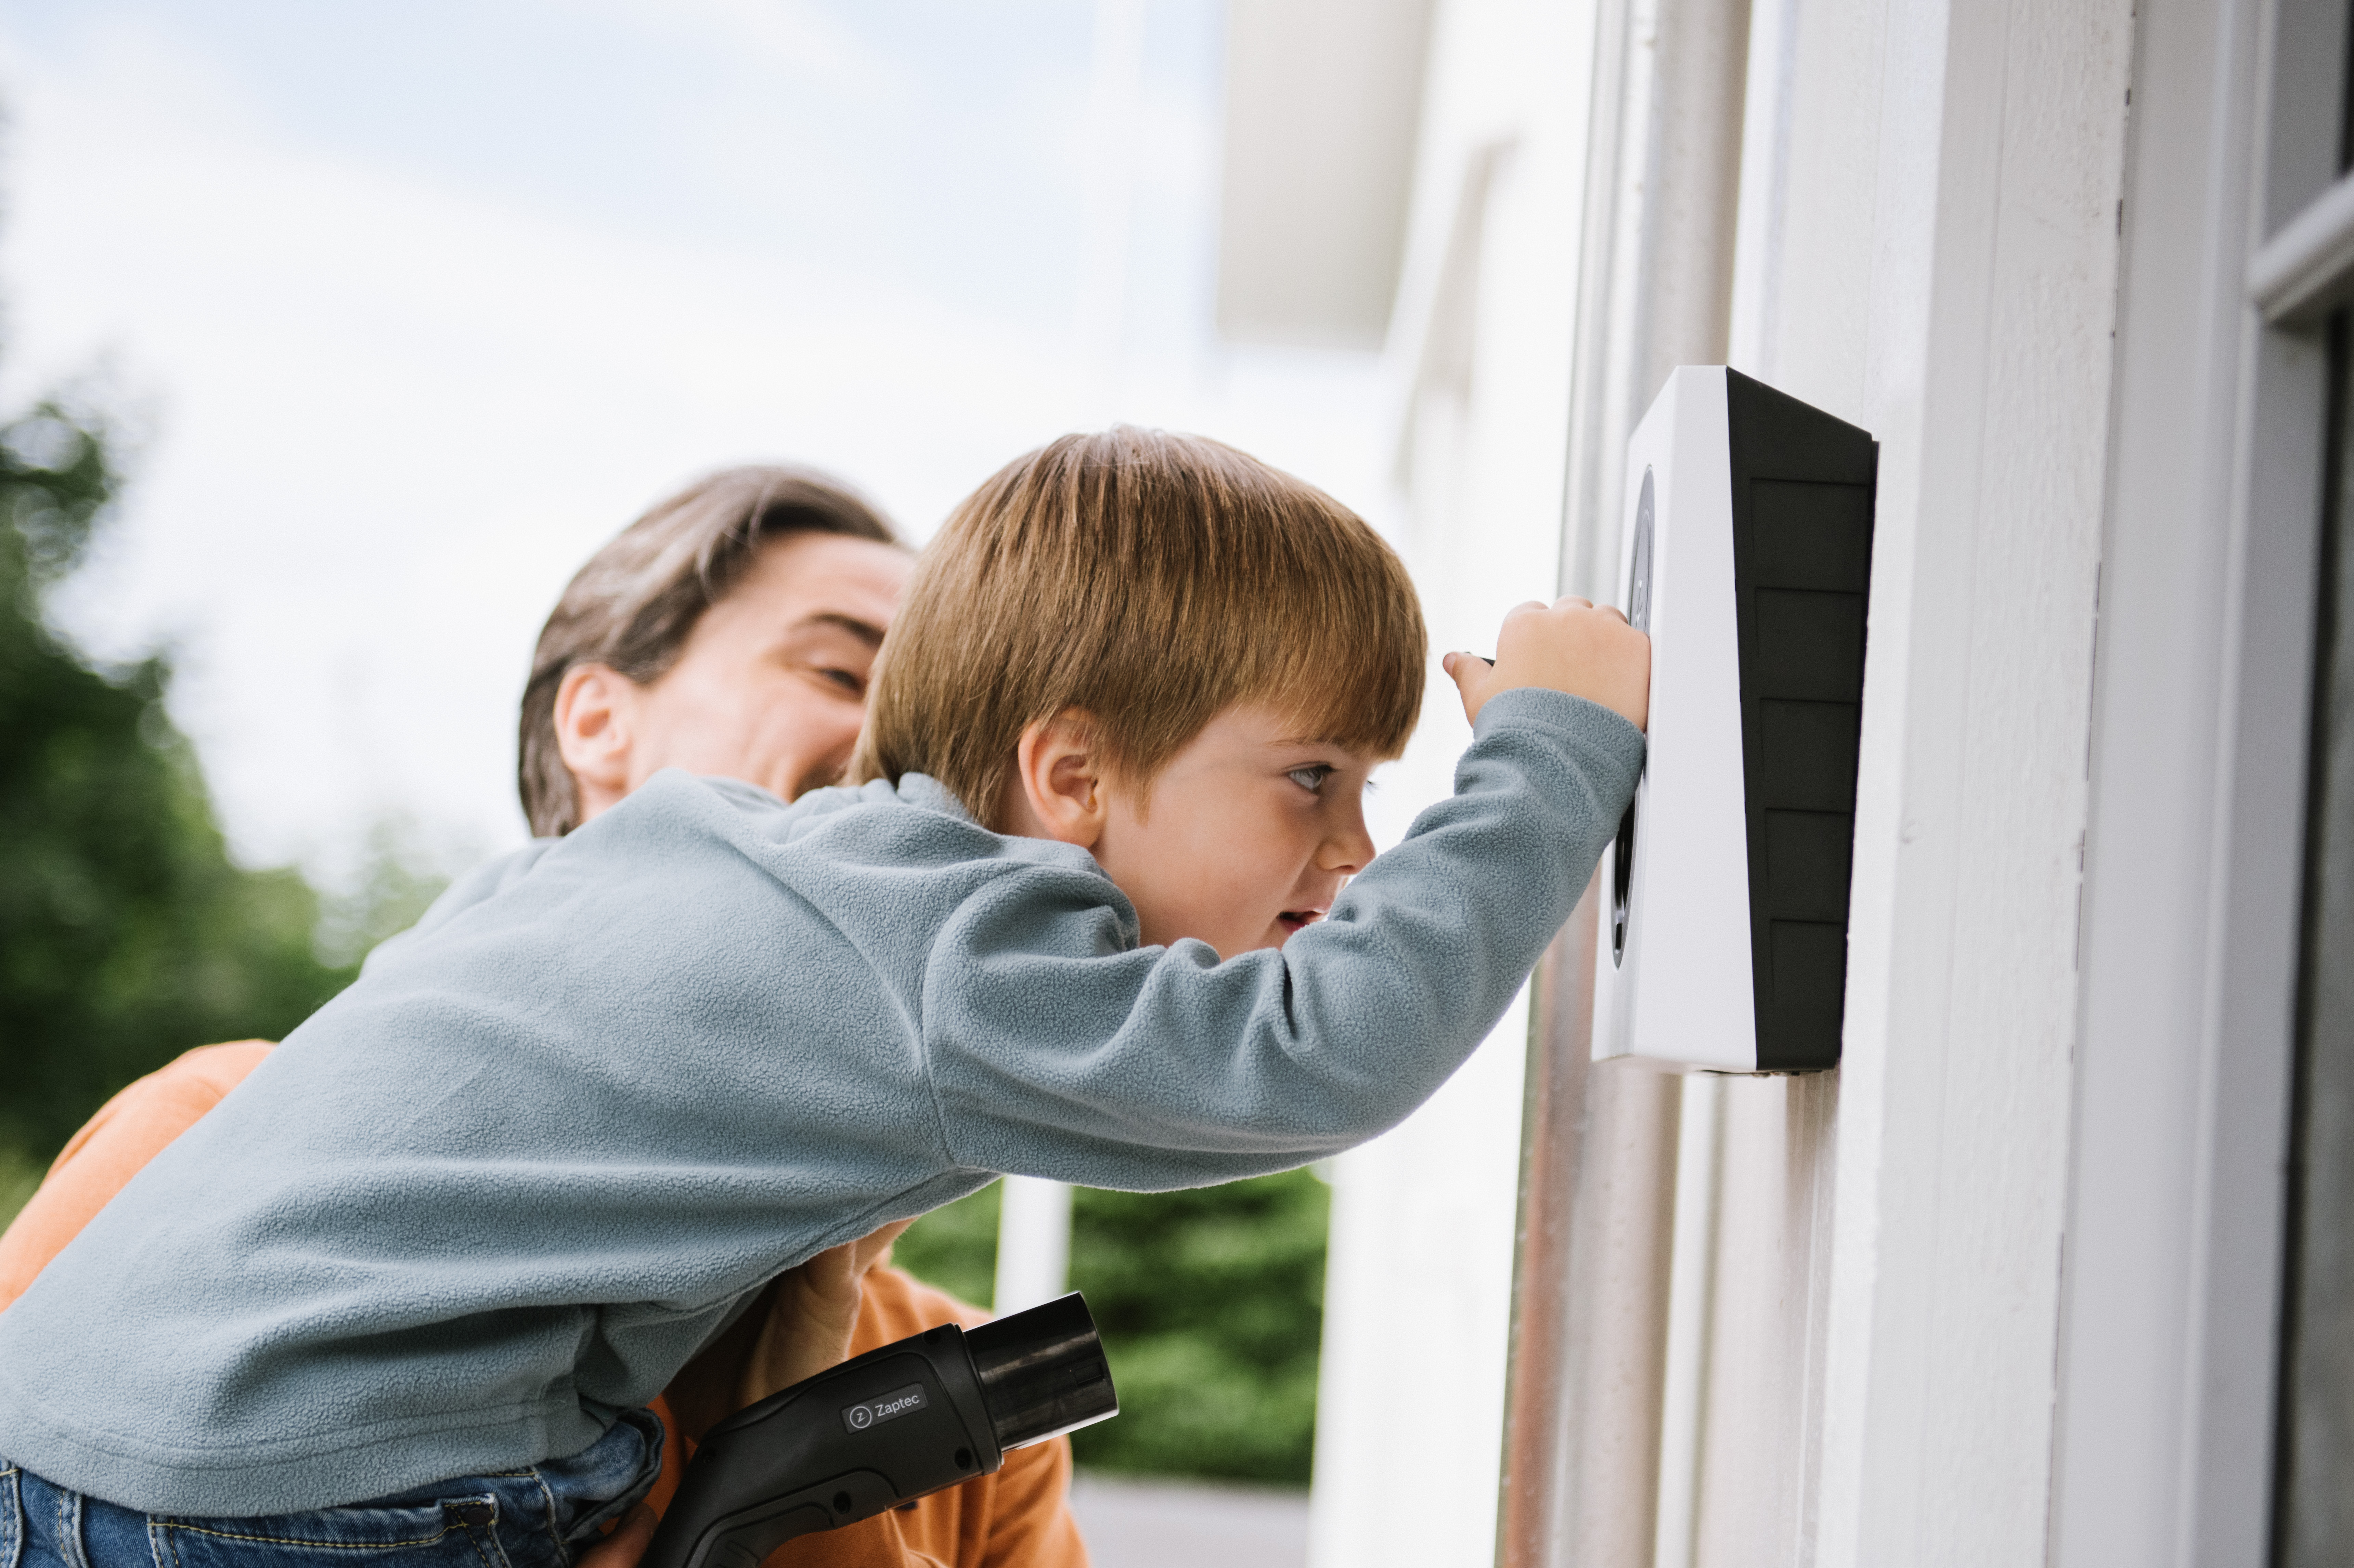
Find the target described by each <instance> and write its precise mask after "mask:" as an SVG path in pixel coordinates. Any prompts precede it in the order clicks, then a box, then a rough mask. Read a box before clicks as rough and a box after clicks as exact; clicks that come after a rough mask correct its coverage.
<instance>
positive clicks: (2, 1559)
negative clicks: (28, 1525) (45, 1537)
mask: <svg viewBox="0 0 2354 1568" xmlns="http://www.w3.org/2000/svg"><path fill="white" fill-rule="evenodd" d="M24 1478H25V1472H24V1471H22V1470H20V1469H18V1468H17V1467H16V1466H14V1465H12V1464H10V1463H8V1461H7V1460H5V1459H0V1568H16V1563H17V1560H18V1559H19V1558H21V1557H22V1556H23V1555H24V1552H25V1488H24V1485H23V1482H24Z"/></svg>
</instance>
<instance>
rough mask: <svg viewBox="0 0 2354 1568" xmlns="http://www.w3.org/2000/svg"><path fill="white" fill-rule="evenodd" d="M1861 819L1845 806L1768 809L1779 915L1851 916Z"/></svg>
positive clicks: (1768, 869)
mask: <svg viewBox="0 0 2354 1568" xmlns="http://www.w3.org/2000/svg"><path fill="white" fill-rule="evenodd" d="M1854 852H1855V819H1854V818H1853V817H1851V816H1850V815H1849V814H1848V813H1847V812H1845V811H1771V810H1769V811H1767V812H1766V813H1765V906H1766V910H1767V912H1768V913H1769V914H1770V915H1772V916H1774V917H1775V918H1776V919H1787V920H1837V921H1844V920H1845V919H1846V918H1847V886H1848V873H1849V863H1850V860H1851V859H1852V857H1853V855H1854Z"/></svg>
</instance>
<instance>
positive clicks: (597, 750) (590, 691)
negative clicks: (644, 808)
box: [556, 663, 639, 822]
mask: <svg viewBox="0 0 2354 1568" xmlns="http://www.w3.org/2000/svg"><path fill="white" fill-rule="evenodd" d="M638 699H639V689H638V684H637V683H636V682H634V681H632V680H631V679H630V678H629V677H628V676H626V675H624V674H622V673H620V671H618V670H615V669H613V668H612V667H611V666H610V665H608V664H595V663H580V664H575V665H573V666H572V668H570V669H569V670H567V671H565V672H564V679H563V681H562V682H561V683H558V684H557V688H556V749H557V755H558V756H560V757H562V758H564V766H565V768H567V770H568V771H569V772H570V773H571V775H572V783H573V787H574V788H575V789H578V791H579V793H580V821H584V822H585V821H588V819H589V818H591V817H593V816H595V815H596V814H597V813H598V812H599V811H602V810H605V809H606V808H607V807H609V806H612V805H615V804H617V803H619V802H620V799H621V797H623V796H624V795H627V794H628V793H629V792H630V748H631V746H633V745H634V744H635V743H636V738H637V720H638Z"/></svg>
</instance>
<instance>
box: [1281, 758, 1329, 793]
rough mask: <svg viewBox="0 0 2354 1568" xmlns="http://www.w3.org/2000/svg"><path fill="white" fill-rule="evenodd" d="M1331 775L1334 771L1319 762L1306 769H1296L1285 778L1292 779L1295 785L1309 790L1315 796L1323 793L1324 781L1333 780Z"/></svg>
mask: <svg viewBox="0 0 2354 1568" xmlns="http://www.w3.org/2000/svg"><path fill="white" fill-rule="evenodd" d="M1331 774H1332V770H1331V768H1327V767H1325V766H1324V765H1323V764H1322V763H1320V762H1319V763H1313V764H1310V766H1309V767H1306V768H1293V769H1292V770H1291V771H1290V772H1288V773H1287V774H1285V775H1284V777H1285V778H1287V779H1290V780H1291V781H1292V782H1293V783H1294V784H1297V785H1299V787H1300V788H1301V789H1305V790H1307V791H1308V792H1309V793H1310V795H1314V794H1318V793H1320V792H1321V791H1322V789H1323V788H1324V780H1325V779H1329V778H1331Z"/></svg>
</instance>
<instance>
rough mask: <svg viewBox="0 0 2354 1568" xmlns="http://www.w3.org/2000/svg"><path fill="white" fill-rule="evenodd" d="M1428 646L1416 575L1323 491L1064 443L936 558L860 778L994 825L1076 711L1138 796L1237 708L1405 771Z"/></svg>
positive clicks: (985, 493) (924, 579)
mask: <svg viewBox="0 0 2354 1568" xmlns="http://www.w3.org/2000/svg"><path fill="white" fill-rule="evenodd" d="M1425 651H1426V637H1425V634H1424V631H1423V624H1422V608H1421V606H1420V604H1419V603H1418V602H1417V601H1416V598H1415V592H1414V585H1413V584H1412V583H1411V582H1410V581H1409V580H1408V579H1407V577H1406V573H1405V567H1404V566H1403V565H1402V564H1401V563H1400V562H1399V560H1398V558H1397V556H1395V555H1394V553H1393V552H1392V551H1391V549H1390V547H1389V546H1387V545H1385V544H1384V543H1383V542H1382V540H1381V537H1380V535H1376V534H1375V533H1374V532H1373V529H1371V528H1370V527H1368V526H1366V524H1365V523H1364V521H1363V519H1361V518H1360V517H1358V516H1357V514H1354V513H1352V512H1351V511H1350V510H1349V509H1348V508H1347V507H1345V506H1342V505H1341V503H1339V502H1337V501H1334V500H1333V499H1332V498H1331V496H1329V495H1327V494H1325V493H1323V492H1322V491H1320V490H1318V489H1317V488H1315V487H1314V486H1313V485H1310V484H1306V483H1303V482H1300V481H1299V480H1297V479H1294V478H1292V477H1291V476H1290V475H1289V474H1287V473H1284V472H1281V471H1278V470H1276V469H1273V468H1270V467H1268V466H1267V464H1265V463H1263V462H1260V461H1257V459H1255V458H1251V457H1246V456H1245V455H1244V454H1243V453H1241V452H1238V451H1236V450H1234V449H1233V448H1232V447H1229V446H1225V445H1222V444H1221V443H1219V442H1217V441H1213V440H1204V439H1203V438H1201V437H1199V436H1180V435H1170V434H1167V433H1165V432H1162V431H1159V430H1140V429H1129V428H1127V427H1121V428H1119V429H1111V430H1108V431H1105V432H1103V433H1102V434H1099V435H1076V436H1065V437H1064V438H1063V439H1062V440H1057V441H1055V442H1053V443H1051V444H1050V445H1047V446H1044V447H1042V448H1040V449H1039V450H1036V451H1034V452H1032V453H1031V454H1030V455H1029V456H1027V457H1024V458H1021V459H1018V460H1017V461H1014V462H1013V463H1011V464H1009V465H1007V466H1006V467H1005V468H1004V469H1002V470H1001V471H999V472H998V473H997V474H996V475H995V476H994V477H993V478H991V480H989V481H988V482H986V483H984V484H983V485H982V486H981V488H980V489H979V490H977V491H975V492H974V493H972V494H971V496H970V497H969V498H968V499H967V500H966V501H965V502H964V503H962V504H961V505H960V506H959V507H958V508H957V509H956V511H955V512H954V513H952V514H950V515H949V520H948V522H947V524H945V525H943V527H942V528H941V530H940V533H939V535H938V537H937V538H935V539H934V540H933V541H932V543H931V544H930V546H928V547H927V548H926V549H925V551H924V553H923V556H922V558H921V559H920V560H919V562H918V563H917V568H916V576H915V580H914V582H913V583H912V585H911V586H910V587H909V588H908V591H907V603H906V605H905V607H904V608H902V609H900V611H899V613H898V616H897V618H896V620H894V621H893V622H892V626H891V632H890V635H889V636H888V637H887V638H885V640H884V644H883V652H882V655H881V658H880V661H879V662H878V663H877V665H876V669H875V683H874V687H873V697H872V705H871V707H870V709H869V712H868V715H867V721H866V729H865V732H864V734H863V735H862V736H860V737H859V742H858V750H857V753H856V755H855V757H854V758H853V759H852V761H851V765H850V779H851V782H853V783H864V782H865V781H866V780H868V779H890V780H892V781H893V782H895V783H896V782H897V780H898V779H899V776H900V775H901V774H903V773H928V774H929V775H931V776H932V777H933V778H934V779H938V780H939V781H940V783H942V784H943V785H945V786H947V788H948V789H949V790H950V791H952V792H953V793H954V794H955V795H956V797H957V798H958V799H959V800H962V801H963V802H964V804H965V807H966V809H967V810H970V811H971V812H972V814H973V815H974V816H975V817H976V818H978V819H979V820H980V821H982V822H985V823H989V824H991V825H992V826H995V825H998V824H997V817H998V804H999V800H1000V797H1001V795H1002V791H1003V789H1004V786H1005V779H1006V778H1007V775H1008V772H1009V770H1010V769H1011V768H1012V766H1013V754H1014V747H1015V745H1016V744H1017V743H1018V742H1019V741H1020V739H1021V737H1022V732H1023V729H1024V728H1026V727H1027V726H1030V725H1031V724H1033V723H1035V722H1037V721H1038V720H1040V719H1045V718H1051V717H1053V716H1054V715H1057V714H1060V713H1063V712H1065V711H1066V710H1069V709H1074V708H1076V709H1078V710H1080V711H1081V712H1083V713H1084V714H1086V715H1088V717H1089V719H1090V720H1091V722H1092V724H1093V726H1094V732H1093V737H1094V740H1095V742H1096V743H1097V745H1098V746H1100V747H1102V749H1103V751H1104V754H1105V757H1106V760H1107V761H1108V764H1109V766H1110V767H1111V768H1112V769H1113V770H1114V771H1115V772H1116V773H1117V774H1119V777H1120V778H1121V779H1123V781H1124V782H1126V783H1127V784H1129V786H1130V787H1132V788H1135V789H1140V790H1144V789H1150V783H1151V780H1152V779H1153V777H1154V775H1155V774H1156V773H1157V772H1158V771H1159V770H1160V768H1161V767H1162V765H1164V764H1165V763H1167V762H1168V761H1169V759H1170V758H1172V756H1174V755H1175V754H1176V752H1177V750H1178V749H1179V748H1180V747H1182V746H1184V745H1185V743H1186V742H1188V741H1190V740H1192V739H1193V737H1194V736H1197V735H1199V734H1200V733H1201V732H1202V729H1203V726H1205V725H1207V724H1208V723H1209V722H1210V719H1211V718H1212V716H1213V715H1215V714H1217V713H1218V712H1219V711H1220V710H1221V709H1223V708H1225V707H1227V706H1228V705H1232V704H1235V703H1238V702H1264V703H1267V704H1270V705H1273V706H1274V707H1275V708H1276V709H1277V710H1278V712H1280V713H1282V714H1283V715H1285V716H1286V718H1287V719H1288V720H1291V721H1293V722H1295V723H1296V724H1297V725H1298V726H1299V729H1298V732H1297V733H1299V735H1300V736H1303V737H1313V738H1315V739H1318V740H1325V741H1331V742H1333V743H1335V744H1337V745H1344V746H1347V747H1352V749H1356V750H1360V751H1363V752H1364V753H1366V754H1369V755H1372V756H1375V757H1394V756H1395V755H1396V754H1397V753H1398V752H1399V751H1400V750H1402V749H1404V747H1405V741H1406V736H1408V735H1410V734H1411V733H1413V730H1414V722H1415V717H1416V714H1417V713H1418V712H1419V710H1420V708H1421V706H1422V689H1423V681H1424V672H1423V661H1424V657H1425Z"/></svg>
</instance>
